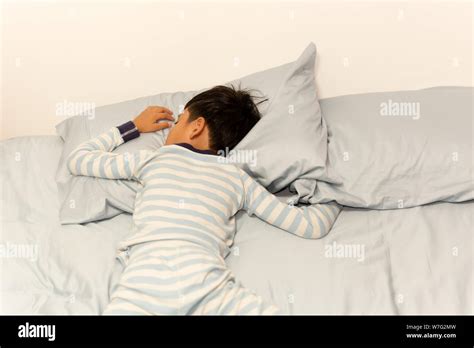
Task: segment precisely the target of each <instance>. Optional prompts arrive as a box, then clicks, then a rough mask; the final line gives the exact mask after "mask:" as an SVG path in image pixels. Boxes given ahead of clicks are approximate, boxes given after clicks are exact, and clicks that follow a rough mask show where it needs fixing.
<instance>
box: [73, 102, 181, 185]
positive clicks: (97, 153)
mask: <svg viewBox="0 0 474 348" xmlns="http://www.w3.org/2000/svg"><path fill="white" fill-rule="evenodd" d="M171 114H172V112H171V111H170V110H168V109H166V108H164V107H160V106H158V107H156V106H151V107H148V108H147V109H145V110H144V111H143V112H142V113H141V114H140V115H139V116H137V117H136V118H135V119H134V120H133V121H128V122H126V123H124V124H122V125H120V126H118V127H112V128H111V129H109V130H108V131H107V132H104V133H102V134H101V135H99V136H98V137H96V138H94V139H90V140H87V141H85V142H83V143H82V144H80V145H79V146H78V147H77V148H76V149H75V150H74V151H73V152H71V153H70V154H69V156H68V159H67V166H68V169H69V171H70V172H71V173H72V174H74V175H87V176H95V177H99V178H106V179H134V180H138V178H137V173H138V171H139V168H140V167H141V165H143V164H144V163H145V162H146V161H147V160H148V158H149V156H150V155H152V154H153V152H152V151H149V150H140V151H138V152H134V153H127V152H126V153H123V154H116V153H112V151H113V150H114V149H115V148H116V147H117V146H119V145H121V144H123V143H125V142H127V141H130V140H132V139H135V138H137V137H139V136H140V133H144V132H153V131H158V130H162V129H164V128H167V127H169V123H167V122H161V123H156V121H158V120H163V119H168V120H172V119H173V117H172V116H171Z"/></svg>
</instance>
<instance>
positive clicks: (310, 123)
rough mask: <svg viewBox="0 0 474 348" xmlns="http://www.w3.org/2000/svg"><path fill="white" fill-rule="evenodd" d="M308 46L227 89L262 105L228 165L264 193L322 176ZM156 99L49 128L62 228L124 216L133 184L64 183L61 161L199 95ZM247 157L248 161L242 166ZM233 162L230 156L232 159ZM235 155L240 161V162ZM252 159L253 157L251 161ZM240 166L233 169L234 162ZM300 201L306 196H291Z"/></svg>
mask: <svg viewBox="0 0 474 348" xmlns="http://www.w3.org/2000/svg"><path fill="white" fill-rule="evenodd" d="M315 59H316V46H315V45H314V43H310V44H309V45H308V47H307V48H306V49H305V50H304V52H303V53H302V54H301V56H300V57H299V58H298V59H297V60H296V61H294V62H292V63H288V64H284V65H281V66H278V67H275V68H272V69H268V70H265V71H262V72H258V73H255V74H252V75H248V76H245V77H243V78H241V79H238V80H234V81H231V82H229V83H228V85H230V84H232V85H238V86H240V87H241V88H249V89H257V90H259V91H260V92H261V93H262V94H263V96H265V97H266V98H268V99H269V100H268V101H267V102H264V103H261V104H259V106H258V108H259V110H260V112H261V113H262V119H261V120H260V121H259V123H258V124H257V125H256V126H255V127H254V128H253V129H252V130H251V131H250V132H249V133H248V134H247V136H246V137H245V138H244V139H243V140H242V141H241V143H239V144H238V145H237V147H236V148H235V152H233V153H232V152H231V153H230V156H229V157H228V161H234V160H235V161H234V162H235V164H236V165H238V166H240V167H241V168H243V169H244V170H245V171H246V172H248V173H249V174H250V175H252V176H253V177H255V178H256V179H257V180H258V181H259V182H260V183H261V184H262V185H264V186H266V187H267V188H268V189H269V190H270V191H272V192H277V191H279V190H282V189H283V188H285V187H286V186H288V185H289V184H290V183H292V182H293V181H295V180H297V179H298V178H302V179H303V180H315V179H317V178H318V177H319V176H320V175H321V174H322V173H323V172H324V169H325V168H324V166H325V163H326V155H327V147H326V144H327V131H326V126H325V123H324V121H323V120H322V118H321V111H320V107H319V102H318V98H317V93H316V86H315V81H314V67H315ZM204 90H205V89H201V90H199V91H189V92H177V93H161V94H158V95H154V96H148V97H143V98H138V99H134V100H130V101H126V102H122V103H116V104H112V105H107V106H102V107H98V108H96V109H95V114H94V117H89V116H87V115H78V116H74V117H71V118H68V119H66V120H64V121H62V122H61V123H59V124H58V125H57V126H56V130H57V133H58V135H60V136H61V137H62V139H63V140H64V148H63V152H62V155H61V160H60V164H59V167H58V170H57V173H56V181H57V185H58V191H59V200H60V213H59V219H60V222H61V223H62V224H67V223H86V222H91V221H97V220H102V219H107V218H110V217H113V216H115V215H118V214H120V213H122V212H128V213H132V212H133V209H134V202H135V195H136V192H137V190H138V189H139V188H140V184H139V183H137V182H134V181H129V180H109V179H102V178H92V177H85V176H72V175H71V174H70V173H69V171H68V170H67V166H66V159H67V157H68V155H69V154H70V153H71V152H72V151H73V150H74V149H75V148H76V147H77V146H78V145H79V144H81V143H82V142H84V141H86V140H88V139H91V138H93V137H96V136H98V135H99V134H101V133H102V132H104V131H106V130H108V129H110V128H111V127H114V126H118V125H120V124H122V123H124V122H127V121H129V120H131V119H133V117H135V116H136V115H138V114H139V113H140V112H141V111H143V110H144V109H145V108H146V107H147V106H149V105H163V106H166V107H168V108H170V109H171V110H173V112H174V114H175V115H177V114H178V113H179V112H180V111H181V110H182V108H183V107H184V105H185V104H186V102H187V101H189V100H190V99H191V98H192V97H193V96H194V95H196V94H198V93H200V92H201V91H204ZM168 132H169V130H168V129H166V130H164V131H161V132H156V133H143V134H141V135H140V137H139V138H137V139H134V140H132V141H130V142H127V143H125V144H123V145H121V146H119V147H117V148H116V149H115V150H114V153H124V152H135V151H138V150H141V149H149V150H156V149H158V148H159V147H160V146H163V144H164V142H165V139H166V137H167V134H168ZM249 154H250V156H252V157H250V158H251V160H250V161H249V160H248V159H249V157H248V156H249ZM233 155H234V156H233ZM242 155H243V156H242ZM254 155H256V156H255V157H254ZM242 158H244V159H247V161H244V162H241V159H242ZM299 193H300V194H302V195H308V194H310V193H311V192H304V191H301V192H299Z"/></svg>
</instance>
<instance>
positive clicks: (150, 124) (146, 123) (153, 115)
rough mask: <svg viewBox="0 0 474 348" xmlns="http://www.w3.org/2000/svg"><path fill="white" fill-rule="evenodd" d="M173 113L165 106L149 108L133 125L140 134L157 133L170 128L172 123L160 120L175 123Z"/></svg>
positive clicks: (136, 118)
mask: <svg viewBox="0 0 474 348" xmlns="http://www.w3.org/2000/svg"><path fill="white" fill-rule="evenodd" d="M172 115H173V112H172V111H171V110H169V109H167V108H165V107H163V106H149V107H147V108H146V109H145V110H143V111H142V113H141V114H140V115H138V116H137V117H135V119H134V120H133V123H134V124H135V126H137V129H138V131H139V132H140V133H148V132H157V131H159V130H162V129H165V128H168V127H170V126H171V125H172V123H171V122H159V123H157V122H158V121H159V120H170V121H174V117H173V116H172Z"/></svg>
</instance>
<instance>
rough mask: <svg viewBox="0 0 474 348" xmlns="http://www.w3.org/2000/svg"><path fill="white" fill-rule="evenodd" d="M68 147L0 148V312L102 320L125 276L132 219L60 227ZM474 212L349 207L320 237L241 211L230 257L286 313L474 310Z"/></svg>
mask: <svg viewBox="0 0 474 348" xmlns="http://www.w3.org/2000/svg"><path fill="white" fill-rule="evenodd" d="M61 148H62V140H61V139H60V138H59V137H57V136H33V137H18V138H13V139H9V140H5V141H2V142H1V143H0V163H1V165H0V182H1V188H0V197H1V198H2V200H1V201H0V209H1V215H0V219H1V220H0V221H1V224H0V227H1V230H0V272H1V273H0V285H1V287H0V291H1V293H0V296H1V297H0V299H1V301H0V314H99V313H101V312H102V310H103V309H104V307H105V305H106V304H107V302H108V296H109V290H110V287H111V285H113V283H114V281H116V279H117V278H118V277H119V276H120V268H118V267H116V266H115V265H116V264H115V260H114V256H115V246H116V244H117V242H118V241H119V240H120V239H122V238H124V237H125V236H126V235H127V234H128V233H129V232H128V231H130V226H131V223H132V220H131V215H129V214H121V215H119V216H116V217H115V218H112V219H109V220H103V221H99V222H93V223H88V224H84V225H60V224H59V220H58V209H59V204H58V195H57V188H56V183H55V181H54V175H55V171H56V167H57V164H58V160H59V156H60V153H61ZM280 196H281V199H282V200H284V199H286V197H289V196H290V194H286V193H282V194H280ZM71 204H73V202H71ZM473 213H474V205H473V202H472V201H471V202H465V203H456V204H454V203H435V204H430V205H426V206H421V207H414V208H409V209H398V210H386V211H377V210H362V209H349V208H348V209H345V210H344V211H343V212H342V213H341V215H340V216H339V218H338V220H337V221H336V224H335V226H334V228H333V230H332V231H331V232H330V234H329V235H328V236H327V237H325V238H324V239H321V240H306V239H302V238H299V237H295V236H293V235H290V234H287V233H286V232H284V231H282V230H279V229H277V228H274V227H272V226H270V225H267V224H266V223H264V222H262V221H260V220H259V219H258V218H255V217H249V216H247V215H246V214H245V213H239V217H238V222H237V229H238V232H237V235H236V239H235V244H234V247H233V249H232V252H231V254H230V255H229V256H228V257H227V259H226V261H227V263H228V265H229V266H230V268H231V269H232V270H233V272H234V273H235V275H236V276H237V278H238V279H239V280H240V281H241V282H242V283H243V284H244V285H245V286H247V287H248V288H250V289H252V290H254V291H256V292H257V293H258V294H260V295H261V296H262V297H264V298H266V299H268V300H272V301H274V302H275V303H276V304H277V305H278V306H280V307H281V308H282V309H283V310H284V312H286V313H291V314H472V313H473V312H474V311H473V303H472V298H473V287H472V283H473V281H472V278H473V264H472V253H473V237H472V235H473V230H472V226H473Z"/></svg>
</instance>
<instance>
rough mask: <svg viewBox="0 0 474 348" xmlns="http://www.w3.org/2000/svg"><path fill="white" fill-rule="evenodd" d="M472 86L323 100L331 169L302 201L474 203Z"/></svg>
mask: <svg viewBox="0 0 474 348" xmlns="http://www.w3.org/2000/svg"><path fill="white" fill-rule="evenodd" d="M473 100H474V88H472V87H435V88H428V89H422V90H416V91H398V92H383V93H367V94H357V95H347V96H341V97H334V98H328V99H322V100H321V101H320V104H321V110H322V115H323V117H324V119H325V120H326V122H327V126H328V163H327V170H326V172H325V174H324V175H322V176H321V177H320V180H321V181H318V182H317V183H316V182H315V181H314V180H306V181H300V182H298V183H295V185H299V186H300V187H299V189H300V191H301V192H306V193H308V192H312V193H311V194H306V195H304V194H300V195H299V196H298V197H299V199H300V201H304V202H310V203H321V202H327V201H331V200H336V201H337V202H338V203H340V204H343V205H347V206H352V207H363V208H373V209H397V208H407V207H414V206H418V205H422V204H427V203H431V202H436V201H445V202H461V201H466V200H471V199H474V180H473V174H474V172H473V151H472V145H473V144H472V134H473V132H474V129H473V121H472V120H473V104H472V101H473Z"/></svg>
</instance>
